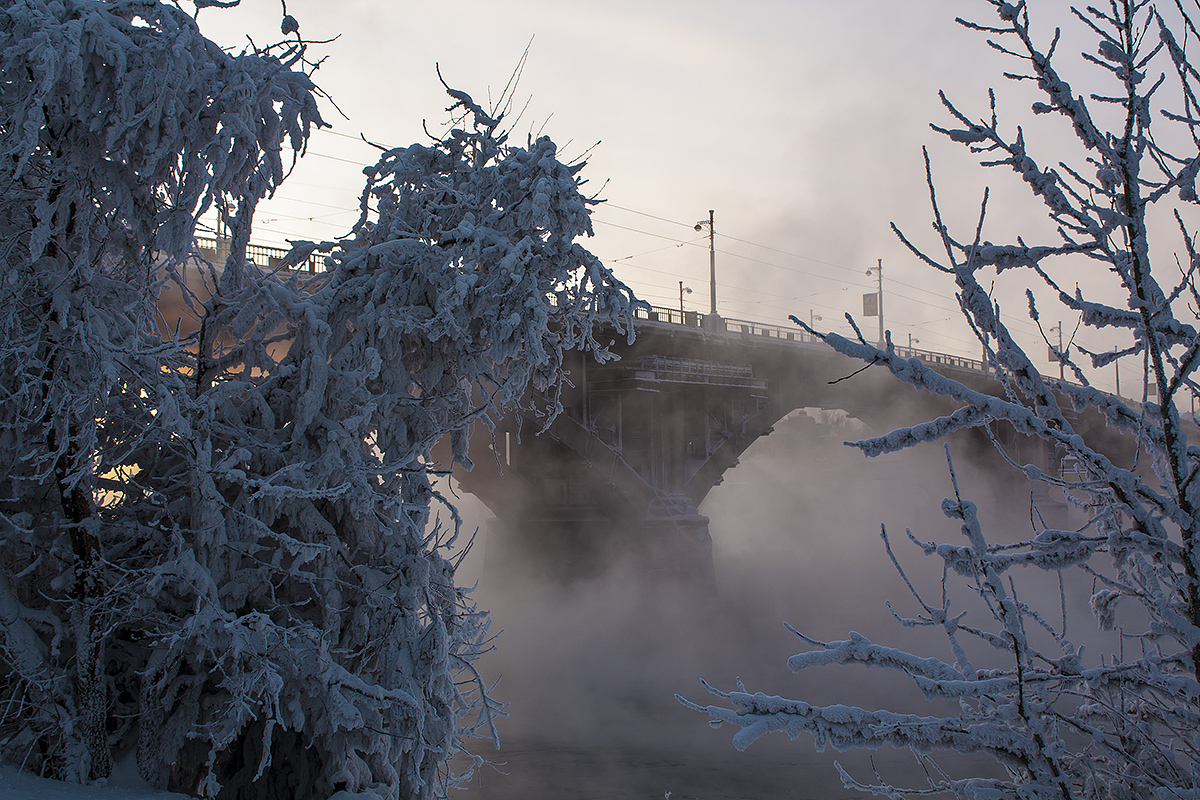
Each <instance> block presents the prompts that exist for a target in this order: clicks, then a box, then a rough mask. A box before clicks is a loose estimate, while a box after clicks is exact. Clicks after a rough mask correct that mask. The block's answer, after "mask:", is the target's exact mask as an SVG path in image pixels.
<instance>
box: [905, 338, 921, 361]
mask: <svg viewBox="0 0 1200 800" xmlns="http://www.w3.org/2000/svg"><path fill="white" fill-rule="evenodd" d="M920 343H921V340H920V339H914V338H913V335H912V334H911V333H910V334H909V335H908V349H909V353H908V354H909V355H910V356H911V355H912V346H913V345H914V344H920Z"/></svg>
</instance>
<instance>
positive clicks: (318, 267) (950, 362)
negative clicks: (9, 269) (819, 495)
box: [196, 236, 984, 372]
mask: <svg viewBox="0 0 1200 800" xmlns="http://www.w3.org/2000/svg"><path fill="white" fill-rule="evenodd" d="M228 247H229V244H228V240H227V239H226V240H221V239H217V238H215V237H205V236H197V237H196V249H197V250H198V251H199V252H200V255H201V256H202V257H203V258H205V259H206V260H208V262H209V263H211V264H219V263H223V262H224V260H225V255H226V254H227V253H228ZM287 253H288V251H287V250H285V249H284V248H282V247H266V246H264V245H258V244H250V245H247V246H246V255H247V256H248V257H249V258H250V260H251V261H253V262H254V263H255V264H257V265H258V266H260V267H262V268H263V269H267V270H272V269H276V268H277V267H278V266H279V265H280V263H282V262H283V259H284V257H285V256H286V255H287ZM323 258H324V257H323V256H319V255H318V256H309V258H308V260H307V261H305V262H304V263H303V264H302V265H300V266H299V267H293V268H292V269H293V270H294V271H303V272H308V273H316V272H320V271H323V270H324V269H325V264H324V260H323ZM704 316H705V315H704V314H701V313H700V312H699V311H687V310H686V309H679V308H668V307H666V306H650V307H649V308H639V309H638V310H637V312H636V314H635V318H636V319H641V320H645V321H647V322H661V323H666V324H668V325H682V326H685V327H688V328H702V327H703V326H704ZM722 322H723V323H724V326H725V333H732V334H742V335H743V336H760V337H764V338H767V339H778V340H780V341H785V342H809V343H814V342H818V341H820V340H819V339H818V338H817V337H816V336H813V335H812V334H811V333H808V332H807V331H805V330H803V329H801V328H798V327H784V326H780V325H768V324H766V323H762V322H754V321H753V320H746V319H723V320H722ZM896 354H897V355H899V356H901V357H903V358H917V359H920V360H921V361H924V362H926V363H928V364H935V365H939V366H947V367H957V368H959V369H970V370H975V371H976V372H983V371H984V365H983V362H982V361H979V360H977V359H973V358H963V357H961V356H955V355H950V354H948V353H936V352H934V351H932V350H918V349H916V348H911V347H897V348H896Z"/></svg>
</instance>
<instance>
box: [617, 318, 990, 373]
mask: <svg viewBox="0 0 1200 800" xmlns="http://www.w3.org/2000/svg"><path fill="white" fill-rule="evenodd" d="M636 317H637V319H642V320H646V321H648V322H662V323H667V324H668V325H685V326H687V327H689V328H702V327H704V315H703V314H701V313H700V312H698V311H680V310H679V309H678V308H667V307H665V306H651V307H650V308H649V309H645V308H639V309H638V311H637V315H636ZM722 322H723V323H724V326H725V327H724V331H725V333H732V334H741V335H743V336H748V337H749V336H754V337H763V338H767V339H779V340H781V341H785V342H818V341H820V339H818V338H817V337H816V336H813V335H812V334H811V333H808V332H807V331H805V330H804V329H803V328H799V327H792V328H787V327H783V326H779V325H767V324H765V323H762V322H753V321H751V320H745V319H723V320H722ZM896 355H898V356H900V357H901V358H916V359H919V360H921V361H924V362H925V363H927V364H932V365H935V366H945V367H956V368H958V369H969V370H974V371H976V372H984V371H986V370H985V367H984V364H983V362H982V361H980V360H979V359H975V358H963V357H962V356H955V355H950V354H949V353H937V352H934V351H932V350H918V349H917V348H915V347H903V346H898V347H896Z"/></svg>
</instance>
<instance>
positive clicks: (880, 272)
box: [867, 258, 883, 347]
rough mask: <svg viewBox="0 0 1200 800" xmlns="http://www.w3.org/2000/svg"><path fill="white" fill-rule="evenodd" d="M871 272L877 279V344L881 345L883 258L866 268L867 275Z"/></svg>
mask: <svg viewBox="0 0 1200 800" xmlns="http://www.w3.org/2000/svg"><path fill="white" fill-rule="evenodd" d="M872 272H874V273H875V276H876V277H877V278H878V279H879V290H878V293H877V294H876V297H877V298H878V301H877V303H876V306H875V310H876V311H877V312H879V346H880V347H883V259H882V258H881V259H879V261H878V262H877V265H876V266H874V267H871V268H870V269H868V270H867V275H870V274H871V273H872Z"/></svg>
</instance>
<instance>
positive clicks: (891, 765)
mask: <svg viewBox="0 0 1200 800" xmlns="http://www.w3.org/2000/svg"><path fill="white" fill-rule="evenodd" d="M835 416H836V415H835ZM836 421H837V420H836V419H835V422H836ZM848 425H849V427H847V423H846V422H845V421H844V420H842V421H841V424H835V425H822V424H817V423H815V422H814V421H813V420H812V418H811V417H808V416H804V415H800V416H799V417H795V418H791V419H789V420H788V421H785V422H783V423H781V424H780V425H778V426H776V431H775V433H773V434H772V435H771V436H768V437H765V438H764V439H762V440H760V441H759V442H757V443H756V444H755V445H754V446H753V447H752V448H751V449H750V450H749V451H747V453H746V455H745V456H744V457H743V459H742V463H741V464H740V465H739V466H738V467H737V468H735V469H733V470H731V471H729V472H727V473H726V474H725V481H724V483H723V484H721V485H720V486H717V487H716V488H715V489H714V490H713V491H712V493H711V494H710V495H709V496H708V498H707V499H706V500H705V502H704V504H703V505H702V506H701V509H700V510H701V512H702V513H704V514H706V515H707V516H708V517H709V518H710V519H711V533H712V537H713V541H714V545H713V552H714V561H715V567H716V573H717V582H718V594H717V596H716V597H708V596H703V595H701V594H698V593H696V592H693V591H689V590H688V589H686V588H685V587H680V586H677V585H665V584H662V583H656V582H653V581H649V582H648V581H646V580H644V579H637V578H634V577H632V576H631V572H632V570H616V571H615V572H613V573H611V574H608V575H606V576H604V577H603V578H599V579H595V580H591V581H581V582H576V583H573V584H570V585H568V586H562V585H558V584H554V583H546V582H539V581H534V580H530V579H529V578H528V577H527V576H520V577H515V576H510V575H502V574H497V573H496V572H495V571H494V570H489V569H486V568H484V565H483V562H484V561H485V560H486V557H485V552H484V551H486V549H487V542H486V541H485V539H486V534H485V533H483V532H482V531H481V533H480V535H479V536H480V541H479V542H477V543H476V548H475V551H473V552H472V553H471V554H470V556H469V557H468V558H467V560H466V562H465V563H464V565H463V568H462V570H461V571H460V578H461V579H462V580H465V581H466V582H467V583H470V582H472V581H474V580H475V579H476V578H479V580H480V584H479V588H478V589H477V591H476V594H475V596H476V598H477V599H478V601H479V603H480V605H481V607H484V608H488V609H491V612H492V619H493V630H502V631H503V632H502V634H501V635H500V636H499V637H498V639H497V642H496V649H495V651H494V652H492V653H490V654H488V655H487V656H485V657H484V659H483V660H482V661H481V663H480V666H481V669H482V672H483V673H484V675H485V676H486V677H487V678H488V679H489V680H495V679H497V678H500V679H501V680H500V683H499V685H498V686H497V688H496V691H495V695H496V697H497V698H498V699H499V700H501V701H503V702H505V703H507V704H508V712H509V717H508V718H506V719H503V720H501V721H500V735H501V740H502V748H501V750H500V751H498V752H497V751H495V750H493V749H492V748H491V745H490V743H488V742H485V741H479V742H474V743H473V745H474V747H475V749H476V751H477V752H479V754H480V755H482V756H483V757H485V758H487V759H488V760H489V761H490V762H492V766H486V767H484V768H483V769H482V770H481V771H480V772H479V773H478V774H477V776H476V777H475V778H474V779H473V780H472V781H471V783H470V785H469V787H468V788H466V789H463V790H459V791H457V792H456V793H455V795H454V796H455V797H456V798H479V799H480V800H516V798H522V799H523V800H524V799H528V800H538V799H539V798H551V797H553V798H625V797H629V798H662V797H666V796H667V795H668V793H669V796H670V798H671V800H682V799H683V798H687V799H688V800H690V799H691V798H699V800H716V799H717V798H784V797H787V798H820V799H821V800H824V799H825V798H835V797H861V796H862V795H859V794H857V793H854V792H851V791H848V790H846V789H844V788H843V787H842V783H841V779H840V778H839V776H838V774H837V771H836V769H835V767H834V766H833V762H834V760H835V759H836V760H838V761H839V762H840V763H841V764H842V765H843V766H844V767H846V768H847V770H849V771H850V772H851V774H853V775H854V776H855V777H856V778H858V779H859V780H861V781H863V782H868V783H874V782H877V779H876V777H875V771H877V772H878V774H879V775H880V776H882V777H883V778H884V779H886V780H888V781H890V782H893V783H900V784H905V785H922V784H923V783H924V778H923V776H924V774H925V773H924V769H925V768H924V767H923V766H922V765H921V764H919V763H918V762H917V761H916V759H915V758H914V756H913V755H912V754H910V753H908V752H906V751H895V750H891V749H886V748H885V749H883V750H879V751H875V752H874V753H868V752H861V751H852V752H848V753H834V752H833V751H832V750H828V751H826V752H825V753H821V754H818V753H816V752H815V750H814V747H813V742H812V739H811V737H808V736H807V735H806V736H804V737H802V738H801V739H799V740H797V741H795V742H791V741H789V740H788V739H787V737H786V736H785V735H782V734H770V735H768V736H765V737H764V738H762V739H759V740H758V741H757V742H755V743H754V744H752V745H751V746H750V747H749V748H748V749H747V750H746V751H745V752H738V751H737V750H736V749H735V748H734V747H733V745H732V743H731V739H732V736H733V734H734V733H735V731H734V730H733V729H731V728H729V727H727V726H726V727H722V728H719V729H713V728H711V727H710V726H709V725H708V724H707V717H705V716H704V715H702V714H700V713H697V712H695V711H691V710H688V709H687V708H685V707H683V706H682V705H680V704H679V703H678V702H677V701H676V700H675V698H674V694H675V693H676V692H678V693H680V694H682V695H684V696H685V697H687V698H688V699H690V700H693V701H695V702H699V703H702V704H707V703H709V702H712V703H720V700H719V698H716V697H712V696H711V695H709V694H708V693H707V692H706V691H705V689H704V687H703V686H702V685H701V682H700V681H701V679H704V680H706V681H708V682H709V683H711V684H712V685H713V686H715V687H717V688H721V689H736V688H737V684H736V680H737V679H738V678H739V677H740V678H741V680H742V681H743V682H744V684H745V686H746V687H747V689H749V690H750V691H762V692H765V693H767V694H778V695H782V696H784V697H790V698H793V699H802V700H806V701H810V702H815V703H834V702H841V703H845V704H848V705H861V706H864V707H866V708H880V707H888V708H891V709H892V710H897V711H912V712H915V713H933V712H936V711H937V710H938V709H936V708H934V707H931V706H930V705H929V704H928V703H926V702H924V701H923V700H922V699H921V697H920V696H919V694H918V693H917V692H916V691H915V689H914V688H913V687H912V686H911V684H910V683H909V682H908V681H907V680H899V679H897V677H896V676H894V675H891V674H887V673H883V672H881V671H879V670H871V671H865V670H862V669H843V668H838V667H825V668H820V669H816V670H811V671H808V672H805V673H801V674H799V675H793V674H791V673H790V672H789V671H788V669H787V666H786V660H787V658H788V656H790V655H792V654H793V653H797V652H801V651H803V650H806V649H807V645H805V644H804V642H802V641H801V640H799V639H797V638H796V637H795V636H794V635H792V634H791V633H789V632H787V631H786V630H785V629H784V627H783V623H784V622H785V621H786V622H788V623H790V624H791V625H793V626H794V627H796V628H797V629H798V630H801V631H803V632H804V633H806V634H808V635H811V636H813V637H815V638H818V639H821V640H825V641H829V640H833V639H844V638H846V633H847V632H848V631H850V630H856V631H858V632H860V633H862V634H864V635H865V636H867V637H868V638H871V639H873V640H875V641H879V642H881V643H887V644H894V645H903V646H904V647H906V648H907V649H910V650H912V651H913V652H916V653H919V654H921V655H928V656H936V657H940V658H945V659H947V660H951V657H950V655H949V653H948V648H947V647H946V645H945V643H944V639H942V638H941V637H940V636H938V635H931V634H929V633H928V632H927V631H920V630H918V631H913V630H911V629H904V628H902V627H901V626H900V625H899V624H897V623H896V622H895V621H894V620H893V619H892V618H891V616H890V614H889V612H888V610H887V608H886V606H885V601H887V600H889V599H890V600H892V601H893V605H895V607H896V609H897V611H898V612H899V613H901V614H908V615H915V613H916V607H915V602H914V601H913V599H912V597H911V595H910V594H909V592H908V590H907V588H906V587H905V586H904V584H903V582H902V580H901V579H900V577H899V576H898V575H897V573H896V571H895V569H894V568H893V566H892V565H891V563H890V562H889V561H888V558H887V555H886V553H885V551H884V547H883V544H882V542H881V539H880V536H879V532H880V523H885V524H886V525H887V527H888V530H889V532H890V533H891V534H893V542H894V545H895V549H896V552H897V555H898V557H899V558H900V560H901V562H902V563H903V565H904V567H905V569H906V570H908V574H909V577H910V578H911V579H912V580H913V581H914V583H915V584H916V585H917V586H918V588H926V589H928V592H929V598H930V599H931V600H933V601H934V602H939V598H940V583H939V582H940V578H941V567H940V562H938V563H936V564H935V563H932V562H930V561H929V560H928V559H926V558H924V557H923V556H922V555H921V553H920V551H919V550H917V548H916V547H914V546H912V545H911V544H910V543H908V542H907V541H906V540H905V539H904V529H905V528H906V527H909V528H912V530H913V532H914V533H915V534H916V535H917V536H918V537H919V538H922V539H926V540H928V539H937V540H940V541H955V539H958V538H960V536H959V534H958V528H957V525H956V524H955V523H953V522H951V521H950V520H948V519H946V518H945V517H943V516H942V515H941V512H940V510H939V503H940V501H941V499H942V498H943V497H945V496H947V495H948V494H950V493H951V492H952V489H951V486H950V480H949V476H948V473H947V469H946V460H945V455H944V453H943V451H942V449H941V448H940V447H939V446H936V445H926V446H923V447H922V448H919V449H917V450H913V451H909V452H906V453H902V454H895V455H890V456H884V457H881V458H878V459H873V460H868V459H866V458H864V457H863V456H862V455H861V454H859V453H858V452H857V451H856V450H852V449H850V448H847V447H844V446H842V444H841V442H842V441H843V440H845V439H847V438H851V439H854V438H861V437H862V435H864V434H865V433H867V431H866V430H865V429H864V428H862V427H861V425H860V424H859V423H857V422H856V421H850V422H849V423H848ZM963 447H964V445H963V444H960V443H956V444H955V445H954V446H953V447H952V450H953V452H954V455H955V459H956V468H958V470H959V478H960V484H961V486H962V489H963V492H964V495H965V496H967V497H970V499H973V500H975V501H976V502H977V503H979V504H980V506H981V507H982V508H983V509H984V516H985V517H987V516H991V517H992V518H993V519H995V518H996V516H997V515H999V514H1000V512H999V511H998V510H997V509H1003V510H1004V516H1005V521H1006V523H1007V524H1008V525H1009V527H1010V528H1012V529H1013V535H1012V537H1011V538H1018V537H1020V536H1024V535H1026V534H1027V533H1028V531H1029V502H1030V495H1029V490H1028V488H1027V487H1026V486H1025V485H1024V484H1022V483H1007V484H1005V483H1004V482H1002V481H999V480H998V479H997V478H995V477H994V476H992V477H989V476H987V475H986V474H985V473H984V472H983V471H982V470H981V469H980V468H978V467H977V466H972V464H971V459H970V458H969V454H968V453H966V452H964V451H963ZM459 504H460V506H461V507H462V509H463V512H464V515H465V517H466V519H467V522H468V524H470V525H471V526H472V527H473V526H474V525H482V524H483V522H484V520H486V519H487V517H488V516H489V513H488V512H487V510H486V509H485V508H483V507H482V506H481V505H480V504H479V503H478V501H476V500H475V499H474V498H473V497H471V496H469V495H464V496H461V497H460V503H459ZM992 533H993V534H994V533H995V529H993V531H992ZM481 545H482V546H481ZM1030 577H1033V576H1030ZM1053 594H1054V596H1053V598H1051V599H1052V603H1053V608H1054V609H1055V611H1057V609H1058V607H1059V602H1058V592H1057V585H1055V588H1054V593H1053ZM959 596H961V597H962V600H963V601H964V602H967V607H970V603H969V597H968V596H967V595H966V593H965V592H962V591H960V592H959ZM969 619H974V620H975V621H976V622H978V623H983V622H985V620H984V619H983V618H981V617H978V616H972V617H970V618H969ZM1082 622H1086V620H1082ZM938 763H939V764H940V765H942V766H943V767H946V768H947V769H948V771H950V772H951V773H954V772H955V771H956V770H958V771H961V768H962V767H963V766H964V764H966V765H968V766H969V764H970V762H969V760H967V759H965V757H958V756H956V757H942V758H939V759H938ZM974 769H975V770H976V772H977V773H978V771H979V770H981V769H982V770H986V772H987V774H994V770H995V767H994V766H993V765H992V764H991V762H984V764H983V766H982V767H981V766H980V765H979V764H978V763H976V765H975V766H974Z"/></svg>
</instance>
